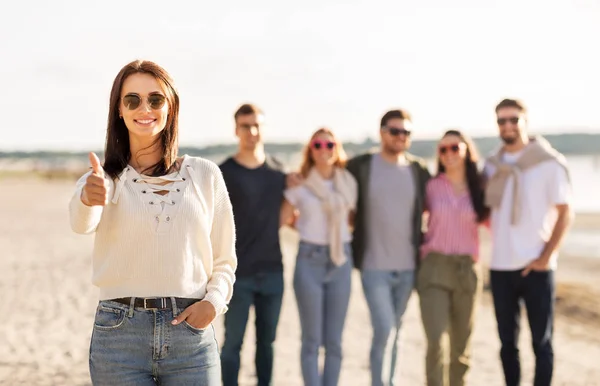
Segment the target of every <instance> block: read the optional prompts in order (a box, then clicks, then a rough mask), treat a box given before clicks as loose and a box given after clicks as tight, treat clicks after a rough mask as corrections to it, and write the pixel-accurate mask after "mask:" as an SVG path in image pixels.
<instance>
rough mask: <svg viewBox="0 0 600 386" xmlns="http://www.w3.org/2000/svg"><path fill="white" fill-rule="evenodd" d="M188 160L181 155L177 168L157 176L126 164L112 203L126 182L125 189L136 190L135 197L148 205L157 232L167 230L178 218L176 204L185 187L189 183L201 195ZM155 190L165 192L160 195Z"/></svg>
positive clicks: (117, 197)
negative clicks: (148, 174)
mask: <svg viewBox="0 0 600 386" xmlns="http://www.w3.org/2000/svg"><path fill="white" fill-rule="evenodd" d="M187 161H188V159H187V157H186V156H184V157H183V159H182V161H181V167H180V169H179V170H177V171H175V172H172V173H170V174H167V175H164V176H158V177H152V176H147V175H144V174H140V173H138V172H137V171H136V170H135V169H134V168H133V167H132V166H127V167H126V168H125V169H124V170H123V172H122V173H121V175H120V176H119V179H118V181H117V184H116V187H115V193H114V196H113V199H112V203H113V204H117V203H118V201H119V197H120V195H121V194H122V191H123V189H125V185H128V188H127V189H128V190H129V189H132V190H134V191H137V192H138V193H139V194H138V195H137V196H138V197H139V198H140V199H141V200H142V202H144V203H145V204H147V205H145V206H146V208H147V210H148V212H149V213H150V214H151V215H152V222H153V223H154V224H155V225H156V228H155V229H156V231H157V232H158V233H163V232H167V231H168V230H169V229H170V228H171V224H172V222H173V221H174V220H175V218H176V217H177V211H178V208H179V205H178V204H179V202H180V200H181V199H182V197H183V194H184V190H185V189H186V188H187V186H188V185H192V186H193V189H194V190H195V191H196V193H197V194H198V195H199V196H200V192H199V191H198V189H199V186H198V182H197V181H195V180H194V177H193V176H194V173H193V169H192V167H191V165H189V164H188V163H187ZM188 180H189V181H188ZM190 183H191V184H190ZM158 192H166V193H165V194H159V193H158Z"/></svg>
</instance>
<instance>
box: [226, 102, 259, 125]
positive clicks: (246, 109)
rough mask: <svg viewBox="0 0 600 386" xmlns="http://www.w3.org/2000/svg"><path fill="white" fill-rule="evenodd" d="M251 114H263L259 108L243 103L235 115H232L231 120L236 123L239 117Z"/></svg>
mask: <svg viewBox="0 0 600 386" xmlns="http://www.w3.org/2000/svg"><path fill="white" fill-rule="evenodd" d="M251 114H256V115H262V114H263V112H262V110H261V109H260V108H258V107H257V106H255V105H253V104H250V103H244V104H243V105H241V106H240V107H239V108H238V109H237V110H236V112H235V114H233V119H235V120H236V121H237V119H238V117H239V116H242V115H251Z"/></svg>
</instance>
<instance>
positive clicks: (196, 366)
mask: <svg viewBox="0 0 600 386" xmlns="http://www.w3.org/2000/svg"><path fill="white" fill-rule="evenodd" d="M171 299H172V300H174V298H171ZM195 301H196V300H195V299H189V304H186V306H185V307H187V306H188V305H191V304H193V303H194V302H195ZM172 304H174V302H172ZM185 307H182V308H178V307H177V305H175V304H174V305H173V306H172V307H170V308H165V309H145V308H141V307H140V308H137V307H136V308H132V307H131V306H130V305H125V304H122V303H118V302H115V301H110V300H108V301H101V302H99V304H98V307H97V309H96V318H95V321H94V329H93V332H92V339H91V344H90V375H91V378H92V383H93V384H94V385H95V386H102V385H106V386H115V385H128V386H145V385H165V386H170V385H178V386H182V385H199V386H200V385H202V386H220V385H221V366H220V361H219V353H218V346H217V341H216V339H215V332H214V329H213V327H212V325H211V326H209V327H207V328H205V329H197V328H195V327H192V326H191V325H189V324H188V323H187V322H185V321H184V322H183V323H181V324H179V325H177V326H173V325H172V324H171V321H172V320H173V318H174V317H176V316H177V315H179V314H180V313H181V312H182V311H183V310H184V309H185Z"/></svg>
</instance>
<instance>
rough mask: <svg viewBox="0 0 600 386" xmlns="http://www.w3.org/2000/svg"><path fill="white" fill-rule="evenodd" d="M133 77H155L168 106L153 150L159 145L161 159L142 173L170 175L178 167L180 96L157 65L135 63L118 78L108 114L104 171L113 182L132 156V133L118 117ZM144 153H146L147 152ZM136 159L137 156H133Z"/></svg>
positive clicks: (167, 75) (163, 70)
mask: <svg viewBox="0 0 600 386" xmlns="http://www.w3.org/2000/svg"><path fill="white" fill-rule="evenodd" d="M133 74H149V75H152V76H153V77H154V78H156V80H157V81H158V83H159V84H160V85H161V86H162V87H163V90H164V92H165V93H166V97H167V103H168V104H169V115H168V117H167V123H166V125H165V128H164V129H163V130H162V131H161V133H160V135H159V136H158V138H157V139H156V142H155V143H153V144H152V146H154V145H156V144H158V143H160V148H161V150H162V155H163V156H162V159H161V160H160V161H159V162H158V163H156V164H154V165H152V166H150V167H149V168H148V169H146V170H144V171H142V172H144V173H145V174H149V175H152V176H160V175H164V174H167V173H168V171H169V170H171V169H172V167H173V166H174V165H175V161H176V159H177V145H178V135H179V130H178V121H179V95H178V93H177V90H176V88H175V85H174V83H173V79H172V78H171V76H170V75H169V73H168V72H167V71H166V70H165V69H164V68H162V67H160V66H159V65H158V64H156V63H154V62H150V61H147V60H135V61H133V62H131V63H129V64H127V65H125V67H123V68H122V69H121V71H119V73H118V74H117V77H116V78H115V80H114V82H113V86H112V89H111V91H110V107H109V110H108V128H107V129H106V147H105V150H104V160H105V161H104V171H105V172H106V173H107V174H108V175H109V176H111V177H112V178H113V179H114V178H117V177H118V175H119V173H121V171H122V170H123V169H124V168H125V167H126V166H127V164H128V163H129V161H130V159H131V157H132V154H131V149H130V147H129V131H128V130H127V126H125V122H124V121H123V119H121V118H120V117H119V105H120V103H121V89H122V87H123V83H124V82H125V79H127V78H128V77H129V76H131V75H133ZM144 150H145V149H144ZM134 156H135V155H134Z"/></svg>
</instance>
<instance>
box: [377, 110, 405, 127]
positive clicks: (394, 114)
mask: <svg viewBox="0 0 600 386" xmlns="http://www.w3.org/2000/svg"><path fill="white" fill-rule="evenodd" d="M390 119H406V120H407V121H411V122H412V118H411V116H410V113H409V112H408V111H406V110H403V109H397V110H390V111H388V112H387V113H385V114H383V117H381V125H380V127H384V126H386V125H387V123H388V121H389V120H390Z"/></svg>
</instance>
